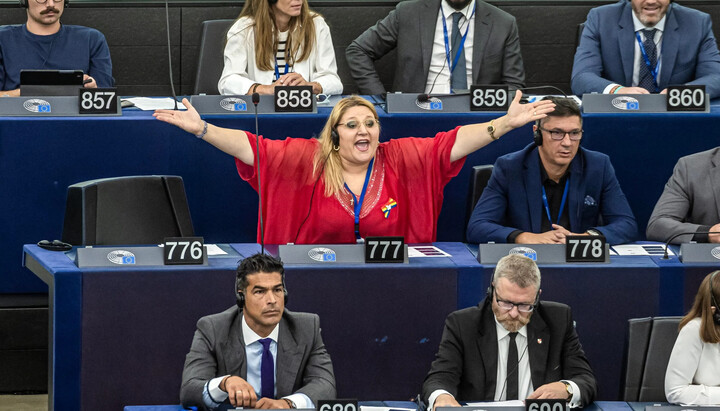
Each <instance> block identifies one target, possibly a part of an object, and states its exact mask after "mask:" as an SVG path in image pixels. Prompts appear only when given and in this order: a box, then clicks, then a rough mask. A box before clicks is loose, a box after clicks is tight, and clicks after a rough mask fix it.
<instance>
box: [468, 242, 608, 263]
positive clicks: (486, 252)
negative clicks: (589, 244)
mask: <svg viewBox="0 0 720 411" xmlns="http://www.w3.org/2000/svg"><path fill="white" fill-rule="evenodd" d="M605 247H607V245H605ZM565 250H566V247H565V244H480V246H479V247H478V257H477V259H478V262H479V263H480V264H497V262H498V261H499V260H500V259H501V258H503V257H505V256H506V255H509V254H520V255H524V256H526V257H528V258H530V259H531V260H534V261H535V262H536V263H538V264H567V262H566V261H565V257H566V255H565ZM605 255H606V259H605V262H606V263H608V262H610V259H609V257H607V255H608V252H607V250H606V251H605Z"/></svg>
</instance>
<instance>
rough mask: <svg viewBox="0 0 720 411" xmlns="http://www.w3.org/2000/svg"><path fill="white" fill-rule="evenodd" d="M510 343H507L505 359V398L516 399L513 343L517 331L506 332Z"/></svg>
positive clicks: (516, 387) (515, 365) (516, 354)
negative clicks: (506, 357) (506, 356)
mask: <svg viewBox="0 0 720 411" xmlns="http://www.w3.org/2000/svg"><path fill="white" fill-rule="evenodd" d="M508 336H509V337H510V343H509V344H508V360H507V397H506V398H505V399H506V400H517V399H518V351H517V344H515V337H517V332H514V333H510V334H508Z"/></svg>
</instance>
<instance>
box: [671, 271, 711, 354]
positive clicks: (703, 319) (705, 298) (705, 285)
mask: <svg viewBox="0 0 720 411" xmlns="http://www.w3.org/2000/svg"><path fill="white" fill-rule="evenodd" d="M714 273H717V275H715V278H713V279H712V280H713V281H712V284H710V278H712V275H713V274H714ZM711 292H712V293H713V295H714V296H715V302H718V303H719V304H720V271H714V272H712V273H710V274H708V275H706V276H705V279H704V280H703V281H702V283H700V287H699V288H698V292H697V294H696V295H695V302H694V303H693V306H692V308H691V309H690V311H689V312H688V313H687V314H686V315H685V317H683V318H682V320H680V326H679V327H678V329H682V328H683V327H684V326H685V325H686V324H687V323H689V322H690V321H692V320H693V319H695V318H698V317H700V339H701V340H703V341H704V342H706V343H718V342H720V326H719V325H716V324H715V323H714V322H713V314H712V310H711V309H710V307H711V306H713V304H712V300H711V299H710V293H711ZM715 309H716V310H720V307H715Z"/></svg>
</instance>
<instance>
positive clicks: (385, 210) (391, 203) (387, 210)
mask: <svg viewBox="0 0 720 411" xmlns="http://www.w3.org/2000/svg"><path fill="white" fill-rule="evenodd" d="M395 207H397V203H396V202H395V200H393V199H392V198H391V199H390V200H388V202H387V203H386V204H385V205H384V206H382V208H381V210H382V212H383V214H384V215H385V218H388V216H389V215H390V210H392V209H393V208H395Z"/></svg>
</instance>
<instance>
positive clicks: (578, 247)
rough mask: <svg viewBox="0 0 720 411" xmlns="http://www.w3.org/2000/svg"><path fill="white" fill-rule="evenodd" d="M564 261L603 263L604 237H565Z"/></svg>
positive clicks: (605, 252) (604, 256)
mask: <svg viewBox="0 0 720 411" xmlns="http://www.w3.org/2000/svg"><path fill="white" fill-rule="evenodd" d="M565 247H566V249H565V260H566V261H567V262H600V263H601V262H605V260H606V258H607V247H605V237H602V236H585V235H574V236H567V237H565Z"/></svg>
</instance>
